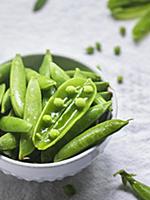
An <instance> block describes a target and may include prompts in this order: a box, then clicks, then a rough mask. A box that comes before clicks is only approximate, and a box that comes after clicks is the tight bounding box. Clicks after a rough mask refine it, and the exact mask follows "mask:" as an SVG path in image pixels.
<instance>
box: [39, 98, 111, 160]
mask: <svg viewBox="0 0 150 200" xmlns="http://www.w3.org/2000/svg"><path fill="white" fill-rule="evenodd" d="M110 105H111V102H106V103H101V104H98V105H95V106H92V107H91V108H90V109H89V110H88V111H87V112H86V113H85V115H83V116H82V117H81V118H80V119H79V120H78V121H77V122H76V123H75V124H74V125H73V127H72V128H71V129H70V130H69V131H68V132H67V133H66V135H65V136H64V137H63V138H62V139H61V140H60V141H59V142H58V143H57V144H56V145H54V147H51V148H49V149H47V150H45V151H42V152H41V160H42V162H50V161H52V160H53V158H54V156H55V155H56V153H57V152H58V151H59V150H60V149H61V148H62V147H63V146H64V145H65V144H67V143H68V142H69V141H71V140H72V139H73V138H75V137H76V136H78V135H79V134H80V133H82V132H83V131H84V130H86V129H87V128H89V127H90V126H91V125H93V123H94V122H96V120H98V119H99V118H100V117H101V116H102V115H103V114H104V113H105V112H106V111H107V110H108V108H109V107H110Z"/></svg>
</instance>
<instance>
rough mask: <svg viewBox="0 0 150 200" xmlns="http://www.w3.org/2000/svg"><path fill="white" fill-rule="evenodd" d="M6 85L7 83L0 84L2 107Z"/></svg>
mask: <svg viewBox="0 0 150 200" xmlns="http://www.w3.org/2000/svg"><path fill="white" fill-rule="evenodd" d="M5 89H6V85H5V83H2V84H0V105H1V103H2V99H3V96H4V93H5Z"/></svg>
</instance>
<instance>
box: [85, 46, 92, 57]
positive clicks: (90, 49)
mask: <svg viewBox="0 0 150 200" xmlns="http://www.w3.org/2000/svg"><path fill="white" fill-rule="evenodd" d="M86 54H88V55H92V54H94V47H92V46H89V47H87V48H86Z"/></svg>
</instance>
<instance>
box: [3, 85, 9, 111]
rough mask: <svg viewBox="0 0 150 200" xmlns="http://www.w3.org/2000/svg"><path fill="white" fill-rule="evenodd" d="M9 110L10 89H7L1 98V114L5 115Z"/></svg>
mask: <svg viewBox="0 0 150 200" xmlns="http://www.w3.org/2000/svg"><path fill="white" fill-rule="evenodd" d="M10 109H11V100H10V88H8V89H7V90H6V92H5V94H4V96H3V99H2V105H1V113H6V112H7V111H9V110H10Z"/></svg>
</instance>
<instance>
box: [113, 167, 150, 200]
mask: <svg viewBox="0 0 150 200" xmlns="http://www.w3.org/2000/svg"><path fill="white" fill-rule="evenodd" d="M117 174H119V175H121V178H122V182H123V184H124V185H125V186H126V185H127V183H129V184H130V186H131V188H132V189H133V191H134V192H135V194H136V195H137V196H138V197H139V198H140V199H141V200H150V186H147V185H145V184H143V183H141V182H139V181H137V180H135V179H134V176H135V175H134V174H129V173H127V172H126V171H124V170H120V171H118V172H117V173H116V174H114V176H116V175H117Z"/></svg>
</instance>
